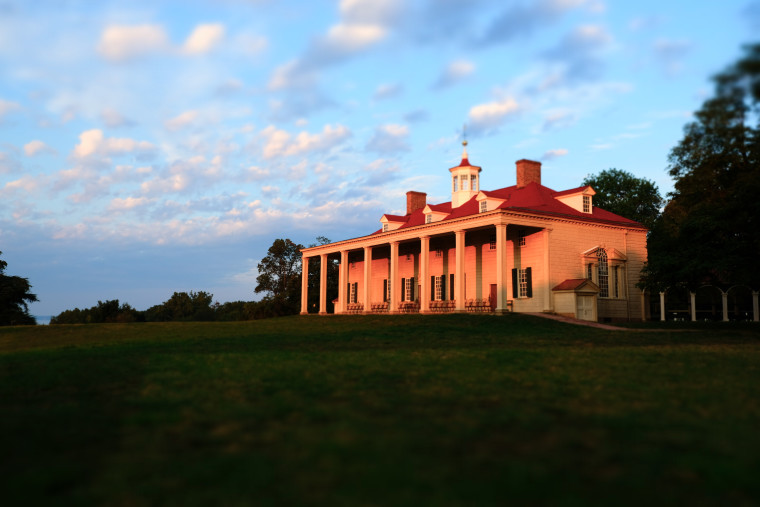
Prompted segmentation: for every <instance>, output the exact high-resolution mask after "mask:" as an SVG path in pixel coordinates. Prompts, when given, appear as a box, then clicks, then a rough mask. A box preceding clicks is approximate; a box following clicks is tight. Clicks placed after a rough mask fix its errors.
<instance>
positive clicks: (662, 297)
mask: <svg viewBox="0 0 760 507" xmlns="http://www.w3.org/2000/svg"><path fill="white" fill-rule="evenodd" d="M660 321H662V322H665V293H664V292H660Z"/></svg>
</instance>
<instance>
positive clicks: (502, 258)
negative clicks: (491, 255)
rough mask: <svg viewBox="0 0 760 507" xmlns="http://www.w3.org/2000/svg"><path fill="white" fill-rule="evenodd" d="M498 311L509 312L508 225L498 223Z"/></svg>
mask: <svg viewBox="0 0 760 507" xmlns="http://www.w3.org/2000/svg"><path fill="white" fill-rule="evenodd" d="M496 298H497V299H498V300H497V301H496V313H506V312H507V306H506V305H507V225H506V224H496Z"/></svg>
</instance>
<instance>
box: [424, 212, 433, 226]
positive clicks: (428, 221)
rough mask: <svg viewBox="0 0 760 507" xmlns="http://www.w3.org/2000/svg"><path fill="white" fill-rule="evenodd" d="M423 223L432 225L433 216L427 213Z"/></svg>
mask: <svg viewBox="0 0 760 507" xmlns="http://www.w3.org/2000/svg"><path fill="white" fill-rule="evenodd" d="M425 223H426V224H430V223H433V214H432V213H428V214H427V215H425Z"/></svg>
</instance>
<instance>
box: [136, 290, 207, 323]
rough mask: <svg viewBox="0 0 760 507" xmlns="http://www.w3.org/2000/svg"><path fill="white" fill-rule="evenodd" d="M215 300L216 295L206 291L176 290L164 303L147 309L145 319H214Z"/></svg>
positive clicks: (173, 320) (165, 320)
mask: <svg viewBox="0 0 760 507" xmlns="http://www.w3.org/2000/svg"><path fill="white" fill-rule="evenodd" d="M213 300H214V295H213V294H209V293H208V292H204V291H198V292H193V291H190V292H189V293H187V292H175V293H174V294H172V297H170V298H169V299H168V300H166V301H164V302H163V303H162V304H160V305H156V306H151V307H150V308H148V309H147V310H146V311H145V320H147V321H149V322H167V321H168V322H182V321H198V320H201V321H209V320H214V308H212V303H213Z"/></svg>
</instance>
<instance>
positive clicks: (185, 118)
mask: <svg viewBox="0 0 760 507" xmlns="http://www.w3.org/2000/svg"><path fill="white" fill-rule="evenodd" d="M197 118H198V111H194V110H191V111H185V112H184V113H181V114H179V115H177V116H175V117H174V118H171V119H169V120H166V121H165V122H164V127H166V130H169V131H171V132H174V131H176V130H180V129H182V128H185V127H187V126H188V125H191V124H192V123H193V122H194V121H195V120H196V119H197Z"/></svg>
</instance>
